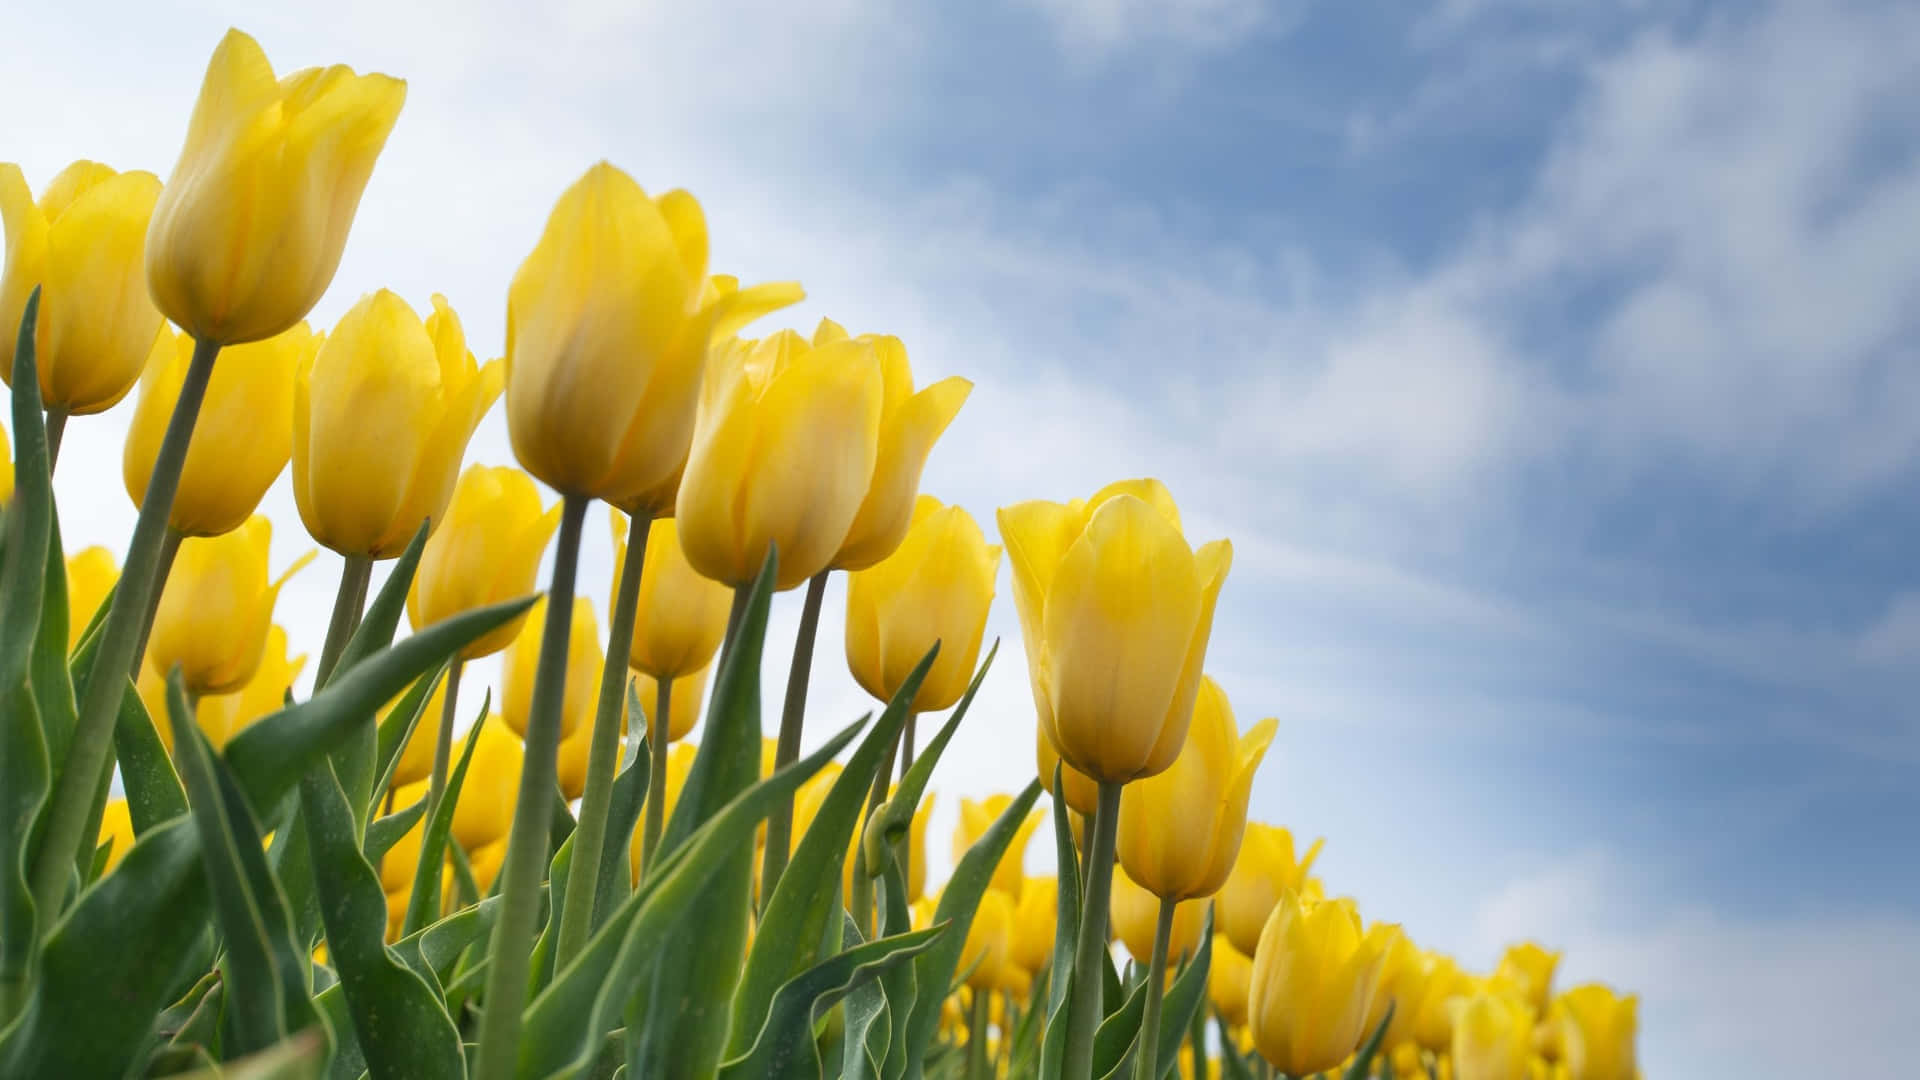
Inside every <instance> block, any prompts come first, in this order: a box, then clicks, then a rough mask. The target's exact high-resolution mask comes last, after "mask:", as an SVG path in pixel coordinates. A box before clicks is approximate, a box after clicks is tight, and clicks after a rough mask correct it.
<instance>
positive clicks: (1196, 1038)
mask: <svg viewBox="0 0 1920 1080" xmlns="http://www.w3.org/2000/svg"><path fill="white" fill-rule="evenodd" d="M1187 1046H1188V1049H1189V1050H1191V1051H1192V1055H1193V1080H1207V1010H1206V1007H1205V1006H1204V1005H1202V1007H1200V1008H1198V1009H1195V1010H1193V1022H1192V1023H1191V1024H1189V1025H1187Z"/></svg>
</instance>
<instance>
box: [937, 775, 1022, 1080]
mask: <svg viewBox="0 0 1920 1080" xmlns="http://www.w3.org/2000/svg"><path fill="white" fill-rule="evenodd" d="M914 765H915V766H916V767H917V766H918V765H919V761H918V760H916V761H915V762H914ZM1039 797H1040V781H1038V780H1035V781H1033V782H1031V783H1029V784H1028V785H1027V786H1026V788H1025V789H1023V790H1022V791H1021V792H1020V794H1019V795H1017V796H1015V797H1014V799H1013V802H1012V803H1011V804H1009V805H1008V806H1007V809H1006V811H1005V812H1004V813H1002V814H1001V815H1000V817H999V818H998V819H996V820H995V821H994V823H993V824H992V825H991V826H989V827H988V828H987V831H986V832H984V833H982V834H981V836H980V839H979V840H977V841H975V842H974V845H973V846H972V847H970V848H968V849H967V853H966V854H965V855H963V856H961V857H960V861H959V863H958V864H957V865H955V867H954V869H953V876H952V877H950V878H948V879H947V886H946V889H945V890H944V891H942V892H941V894H940V903H939V904H938V905H937V906H936V907H935V908H934V912H933V920H934V922H936V923H938V922H949V921H950V922H952V923H953V927H952V930H951V931H950V932H949V933H948V934H947V936H946V937H944V938H942V939H941V940H940V941H939V942H938V943H936V944H935V945H934V947H933V948H931V949H928V950H927V951H926V952H925V953H923V954H922V955H921V956H920V957H919V958H918V959H916V960H915V961H914V977H915V978H916V979H918V980H919V983H920V985H921V986H922V987H928V986H948V985H950V984H951V983H952V981H953V975H954V971H955V969H956V968H958V967H959V964H960V952H961V949H962V948H963V947H964V946H965V945H966V939H967V931H968V930H969V928H971V927H972V925H973V913H974V910H975V909H976V908H978V907H979V906H980V896H981V894H982V893H985V892H986V891H987V885H988V884H989V883H990V882H991V881H992V880H993V870H994V867H996V866H998V865H1000V857H1001V856H1002V855H1004V854H1006V851H1007V846H1008V845H1009V844H1011V843H1012V842H1013V836H1014V833H1015V832H1016V831H1017V830H1018V829H1019V827H1020V823H1021V822H1023V821H1025V820H1026V816H1027V811H1028V810H1029V809H1031V808H1032V807H1033V803H1034V800H1036V799H1038V798H1039ZM939 1026H940V1000H939V998H938V997H936V996H935V995H933V994H927V993H922V994H921V995H920V997H919V999H918V1000H916V1001H915V1002H914V1003H913V1011H912V1013H911V1014H910V1015H909V1016H908V1018H907V1031H906V1045H905V1051H906V1059H907V1061H908V1062H912V1061H914V1060H915V1059H917V1058H919V1057H920V1056H921V1055H922V1054H924V1053H925V1052H926V1048H927V1046H928V1044H930V1043H931V1042H933V1036H934V1032H935V1031H936V1030H938V1028H939Z"/></svg>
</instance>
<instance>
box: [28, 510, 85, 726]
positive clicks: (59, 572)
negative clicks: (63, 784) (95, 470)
mask: <svg viewBox="0 0 1920 1080" xmlns="http://www.w3.org/2000/svg"><path fill="white" fill-rule="evenodd" d="M50 512H51V513H52V517H53V523H52V526H51V527H50V528H49V529H48V530H47V564H46V569H45V571H44V572H43V573H42V575H41V580H42V591H41V597H40V628H39V631H38V633H36V634H35V635H34V639H33V657H32V659H31V660H30V661H29V665H28V679H29V681H31V683H32V684H33V701H34V704H35V705H36V706H38V707H39V710H40V731H41V737H42V738H43V739H44V740H45V741H46V745H47V760H48V761H65V760H66V759H67V744H68V743H69V742H71V741H72V740H73V725H74V718H75V714H76V711H77V710H76V708H75V705H74V698H73V680H72V678H71V677H70V676H69V675H68V673H67V560H66V557H65V556H64V554H63V553H62V551H61V547H60V516H59V512H58V511H57V510H52V511H50Z"/></svg>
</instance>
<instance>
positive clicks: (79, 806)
mask: <svg viewBox="0 0 1920 1080" xmlns="http://www.w3.org/2000/svg"><path fill="white" fill-rule="evenodd" d="M219 354H220V346H219V345H217V344H215V343H213V342H210V341H196V342H194V345H193V359H192V360H191V361H190V362H189V363H188V364H187V374H186V377H185V378H184V379H183V380H182V381H181V383H180V397H179V399H178V400H176V401H175V402H174V405H173V417H172V418H171V419H170V420H168V421H167V434H166V436H165V437H164V438H162V439H161V441H160V452H159V453H158V454H157V455H155V456H154V460H153V477H152V478H151V479H150V480H149V481H148V483H147V494H146V497H145V498H144V499H142V500H141V501H140V516H139V518H138V519H137V521H136V522H135V523H134V527H133V538H132V540H131V541H130V542H129V543H128V545H127V558H126V562H125V564H124V566H122V568H121V570H120V583H119V585H118V586H117V587H116V588H115V589H114V595H113V603H112V605H111V606H110V607H109V608H108V609H107V618H106V624H105V625H104V626H102V627H101V630H100V646H99V651H98V652H97V653H96V654H95V660H94V665H93V670H92V672H90V673H89V674H88V676H87V685H86V689H85V690H84V691H83V692H82V694H81V697H80V708H79V711H78V715H77V719H76V722H75V724H74V730H73V739H72V742H71V743H70V744H69V749H68V752H67V760H66V762H65V764H64V766H62V767H61V768H60V778H59V780H58V781H57V782H56V783H55V785H54V788H53V797H52V798H51V799H50V800H49V802H48V804H47V817H46V829H45V831H44V832H43V833H42V834H41V840H40V853H39V855H38V857H36V858H35V859H34V863H33V875H32V877H33V898H34V904H35V905H36V907H37V908H38V909H39V910H40V911H41V912H42V913H43V916H42V919H41V922H40V925H42V926H45V927H52V926H53V925H54V924H55V923H56V922H57V921H58V919H57V918H56V914H55V913H57V912H58V911H59V910H60V899H61V897H62V895H63V894H65V892H66V889H67V875H68V874H69V873H71V872H72V871H71V868H72V866H73V860H74V858H75V856H76V853H77V852H78V850H79V845H80V842H81V841H82V840H83V839H85V838H84V837H82V836H81V835H80V834H81V832H82V831H83V830H84V828H85V826H86V822H87V816H88V814H89V812H90V811H91V809H92V806H93V793H94V791H95V790H97V789H98V787H99V784H100V775H101V773H102V771H103V770H105V769H106V767H107V765H108V752H109V751H110V750H111V749H112V748H113V723H114V720H115V718H116V717H117V716H118V715H119V712H120V700H121V695H122V693H123V691H124V688H125V686H126V673H127V672H128V671H129V670H131V667H132V664H133V653H134V647H135V646H136V645H137V644H138V643H139V641H140V639H141V638H142V637H144V636H145V634H146V625H145V624H146V622H147V617H146V615H147V601H148V598H149V597H150V596H151V595H152V593H153V591H154V578H155V571H156V569H157V568H158V564H159V561H160V547H161V544H162V543H163V542H164V541H165V539H166V534H167V516H168V515H169V514H170V513H172V511H173V497H174V495H175V493H176V492H178V491H179V489H180V468H181V466H183V465H184V464H186V460H187V444H188V443H189V442H190V441H191V440H192V439H193V425H194V422H195V421H196V420H197V419H199V416H200V403H201V402H202V401H203V400H204V399H205V398H206V395H207V381H208V380H209V379H210V378H212V376H213V361H214V357H216V356H218V355H219Z"/></svg>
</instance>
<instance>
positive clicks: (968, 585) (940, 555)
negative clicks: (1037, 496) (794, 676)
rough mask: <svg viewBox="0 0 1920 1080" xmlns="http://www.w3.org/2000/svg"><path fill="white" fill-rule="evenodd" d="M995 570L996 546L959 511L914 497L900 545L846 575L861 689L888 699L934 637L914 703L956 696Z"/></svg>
mask: <svg viewBox="0 0 1920 1080" xmlns="http://www.w3.org/2000/svg"><path fill="white" fill-rule="evenodd" d="M999 571H1000V549H999V548H997V547H993V546H990V545H989V544H988V543H987V541H986V538H985V537H983V536H981V534H980V526H978V525H976V524H974V521H973V518H972V517H971V516H970V515H969V514H968V513H967V512H966V511H965V510H963V509H961V508H960V507H958V506H942V505H941V504H940V501H939V500H938V499H935V498H934V497H932V496H931V495H922V496H920V499H919V503H918V506H917V507H916V509H915V511H914V521H913V526H912V528H910V529H909V530H908V531H907V534H906V538H905V539H904V540H903V541H902V542H901V543H900V546H899V547H898V549H896V550H895V551H894V553H893V554H892V555H889V556H888V557H887V558H885V559H882V560H880V561H879V562H877V563H875V564H873V565H872V566H869V567H868V568H867V569H865V570H855V571H853V572H851V573H849V574H848V575H847V664H848V666H850V667H851V668H852V669H853V677H854V679H855V680H856V681H857V682H859V684H860V686H861V688H862V689H864V690H866V692H867V693H869V694H872V695H873V696H874V697H876V698H878V699H879V700H881V701H891V700H893V696H894V695H895V694H897V693H899V691H900V686H901V684H902V683H904V682H906V679H907V676H908V675H910V674H912V672H913V669H914V668H915V667H916V666H918V665H919V663H920V661H921V660H922V659H923V658H924V657H925V656H926V654H927V651H928V650H929V649H931V648H933V646H934V644H935V643H936V642H938V643H939V645H940V653H939V655H938V656H936V657H935V658H934V661H933V667H932V668H931V669H929V670H928V672H927V677H926V680H925V681H924V682H922V683H921V684H920V690H919V692H918V693H917V694H915V695H914V699H913V704H912V707H913V709H914V710H915V711H916V712H933V711H936V710H939V709H945V708H948V707H950V706H951V705H953V704H954V703H955V702H957V701H959V700H960V696H961V695H962V694H964V693H965V692H966V689H967V684H968V683H969V682H971V681H972V679H973V669H974V666H975V664H976V663H977V662H978V660H979V658H980V639H981V637H983V636H984V635H985V633H986V629H987V610H988V609H989V608H990V607H992V606H993V580H994V577H995V575H997V574H998V573H999Z"/></svg>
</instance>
